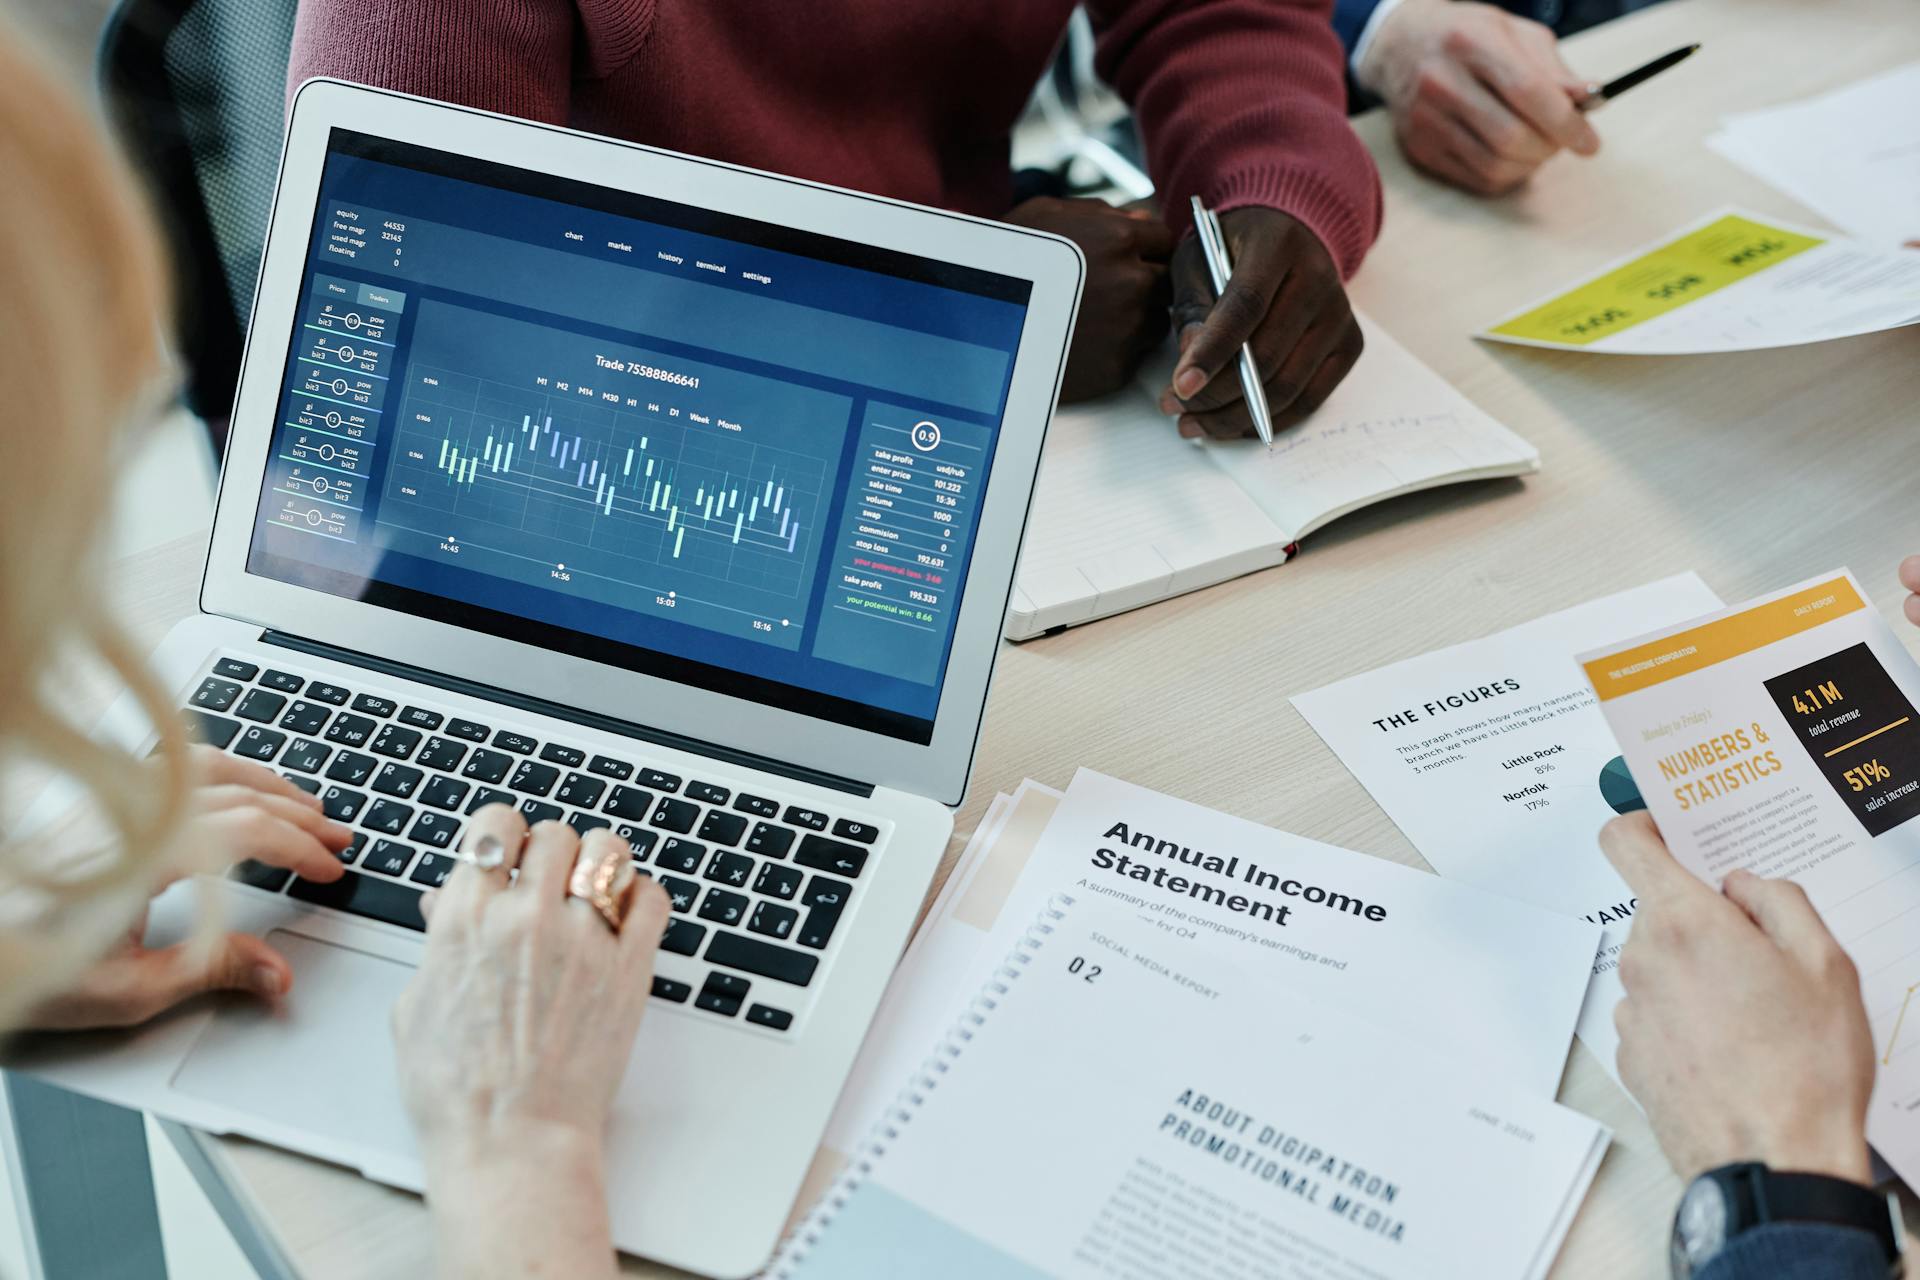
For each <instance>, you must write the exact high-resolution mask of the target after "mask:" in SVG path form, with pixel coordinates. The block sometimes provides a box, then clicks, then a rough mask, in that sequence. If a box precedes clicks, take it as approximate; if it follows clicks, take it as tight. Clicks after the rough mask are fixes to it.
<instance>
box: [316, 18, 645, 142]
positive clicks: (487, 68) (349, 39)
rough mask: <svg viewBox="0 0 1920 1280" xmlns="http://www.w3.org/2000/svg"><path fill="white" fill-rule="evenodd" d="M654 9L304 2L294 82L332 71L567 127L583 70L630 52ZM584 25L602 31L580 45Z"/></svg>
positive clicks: (604, 67) (612, 63) (593, 70)
mask: <svg viewBox="0 0 1920 1280" xmlns="http://www.w3.org/2000/svg"><path fill="white" fill-rule="evenodd" d="M652 15H653V0H581V3H579V4H578V5H577V6H576V5H573V4H567V3H564V2H563V0H300V10H299V14H298V16H297V17H296V18H295V19H294V25H293V61H292V63H291V65H290V66H289V68H288V72H287V87H288V91H289V92H291V91H292V90H293V89H294V88H295V87H297V86H298V85H299V84H300V82H301V81H302V80H305V79H307V78H309V77H310V76H334V77H337V78H339V79H342V80H353V81H356V82H358V83H360V84H371V85H377V86H379V87H381V88H383V89H398V90H400V91H401V92H404V93H415V94H419V95H421V96H422V97H427V98H438V99H440V100H441V101H443V102H457V103H460V104H461V105H462V106H469V107H480V108H483V109H485V110H488V111H498V112H501V113H503V114H505V115H514V116H521V117H524V118H526V119H528V120H538V121H540V122H542V123H545V124H565V123H567V113H568V107H569V105H570V89H571V82H572V77H573V76H574V74H576V71H577V72H578V73H579V74H584V75H604V74H606V73H607V72H608V71H610V70H612V69H613V68H614V67H616V66H618V65H619V64H620V63H622V62H624V61H625V60H626V59H627V58H628V57H631V56H632V54H633V52H634V49H635V48H637V47H638V43H639V41H640V40H641V39H642V38H643V37H644V35H645V32H646V30H647V28H648V26H649V24H650V20H651V18H652ZM576 31H588V32H592V33H595V34H594V35H593V36H592V37H582V38H581V47H576V35H575V33H576ZM604 32H611V33H617V34H616V35H615V36H614V37H613V38H612V39H611V40H609V39H605V38H602V37H601V35H600V33H604ZM629 44H631V45H632V46H633V47H631V48H630V47H625V46H627V45H629ZM616 45H618V46H620V47H615V46H616Z"/></svg>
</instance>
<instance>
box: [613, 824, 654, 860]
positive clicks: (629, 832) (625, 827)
mask: <svg viewBox="0 0 1920 1280" xmlns="http://www.w3.org/2000/svg"><path fill="white" fill-rule="evenodd" d="M613 832H614V834H615V835H617V836H619V837H620V838H621V839H622V840H625V841H626V842H627V847H628V848H630V849H632V850H633V860H634V861H635V862H645V861H646V860H647V855H648V854H650V853H652V852H653V846H655V845H657V844H659V843H660V833H659V832H658V831H655V830H653V828H651V827H636V826H634V825H633V824H632V823H631V822H616V823H614V824H613Z"/></svg>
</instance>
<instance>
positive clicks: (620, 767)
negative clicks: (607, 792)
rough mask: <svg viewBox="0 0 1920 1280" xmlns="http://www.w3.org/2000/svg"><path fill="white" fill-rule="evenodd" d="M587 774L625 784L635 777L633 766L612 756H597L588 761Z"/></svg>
mask: <svg viewBox="0 0 1920 1280" xmlns="http://www.w3.org/2000/svg"><path fill="white" fill-rule="evenodd" d="M587 772H589V773H597V774H599V775H601V776H602V777H606V778H612V779H614V780H616V781H618V782H625V781H626V780H627V779H628V778H631V777H632V776H633V766H632V765H630V764H628V763H627V762H626V761H625V760H615V759H614V758H613V757H612V756H595V757H594V758H593V759H591V760H589V761H587Z"/></svg>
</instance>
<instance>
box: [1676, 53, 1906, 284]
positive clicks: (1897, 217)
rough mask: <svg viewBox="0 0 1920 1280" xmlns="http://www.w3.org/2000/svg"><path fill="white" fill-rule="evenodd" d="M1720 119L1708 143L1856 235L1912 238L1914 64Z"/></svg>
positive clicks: (1899, 241)
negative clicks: (1840, 87) (1826, 91)
mask: <svg viewBox="0 0 1920 1280" xmlns="http://www.w3.org/2000/svg"><path fill="white" fill-rule="evenodd" d="M1721 123H1722V126H1723V127H1722V129H1721V131H1720V132H1719V133H1717V134H1715V135H1713V136H1712V137H1710V138H1708V139H1707V145H1708V146H1709V147H1712V148H1713V149H1714V150H1715V151H1717V152H1719V153H1720V154H1721V155H1723V156H1725V157H1726V158H1727V159H1729V160H1731V161H1733V162H1734V163H1735V164H1737V165H1739V166H1740V167H1741V168H1743V169H1745V170H1747V171H1748V172H1749V173H1751V174H1753V175H1754V176H1755V177H1757V178H1759V179H1761V180H1762V181H1763V182H1769V183H1771V184H1773V185H1774V186H1776V187H1778V188H1780V190H1782V191H1784V192H1785V193H1786V194H1788V195H1790V196H1792V197H1793V198H1794V199H1795V200H1798V201H1799V202H1800V203H1801V204H1803V205H1806V206H1807V207H1808V208H1809V209H1812V210H1814V211H1815V212H1817V213H1818V214H1819V215H1820V216H1821V217H1823V218H1825V219H1827V221H1829V222H1831V223H1833V224H1834V225H1835V226H1837V227H1841V228H1843V229H1844V230H1846V231H1847V233H1848V234H1850V235H1852V236H1854V237H1855V238H1856V239H1858V240H1861V241H1863V242H1865V243H1866V244H1869V245H1872V246H1875V247H1878V248H1888V249H1891V248H1898V247H1900V246H1903V245H1906V244H1908V243H1909V242H1914V241H1920V63H1915V64H1913V65H1911V66H1906V67H1901V68H1899V69H1898V70H1895V71H1889V72H1887V73H1886V74H1885V75H1881V76H1875V77H1874V78H1873V79H1871V80H1866V81H1863V82H1861V83H1860V84H1854V85H1848V86H1847V87H1845V88H1842V89H1836V90H1834V91H1833V92H1831V93H1826V94H1822V95H1820V96H1819V97H1816V98H1808V99H1806V100H1805V101H1802V102H1794V103H1789V104H1787V105H1786V106H1779V107H1769V108H1766V109H1765V110H1761V111H1743V112H1741V113H1739V114H1737V115H1731V116H1728V117H1726V118H1725V119H1724V120H1723V121H1722V122H1721Z"/></svg>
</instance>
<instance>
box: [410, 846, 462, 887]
mask: <svg viewBox="0 0 1920 1280" xmlns="http://www.w3.org/2000/svg"><path fill="white" fill-rule="evenodd" d="M456 865H457V863H456V862H455V861H454V858H453V855H452V854H447V853H423V854H421V855H420V865H419V866H417V867H415V868H414V869H413V874H412V875H410V876H408V877H407V879H409V880H411V881H413V882H414V883H415V884H423V885H425V886H427V888H429V889H438V888H439V887H440V886H441V885H443V884H445V883H446V882H447V877H448V876H450V875H452V874H453V869H454V867H455V866H456Z"/></svg>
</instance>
